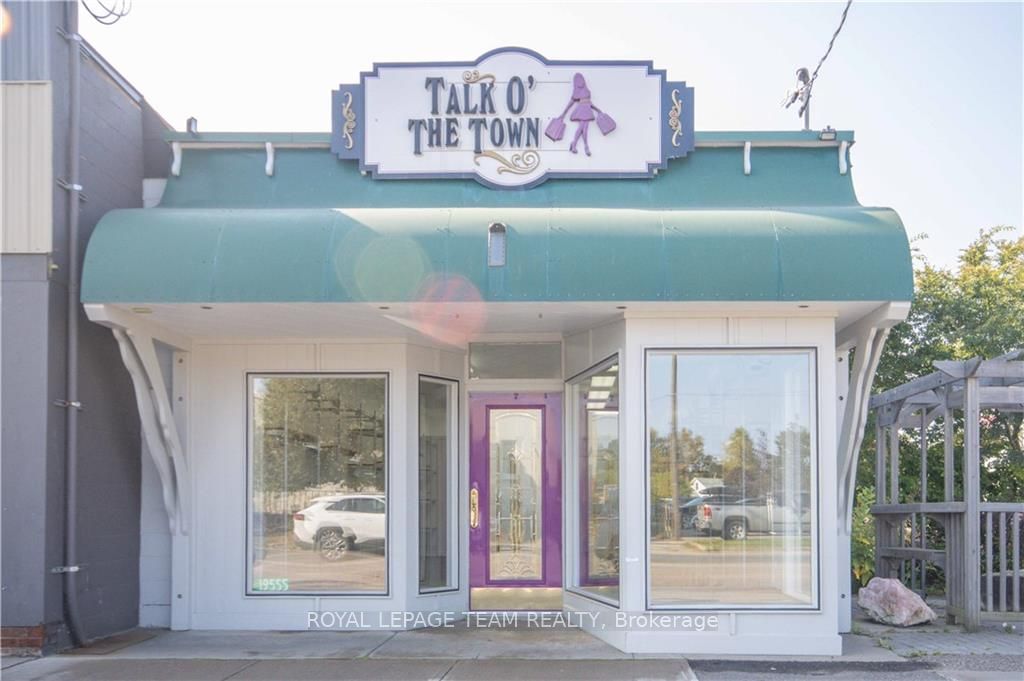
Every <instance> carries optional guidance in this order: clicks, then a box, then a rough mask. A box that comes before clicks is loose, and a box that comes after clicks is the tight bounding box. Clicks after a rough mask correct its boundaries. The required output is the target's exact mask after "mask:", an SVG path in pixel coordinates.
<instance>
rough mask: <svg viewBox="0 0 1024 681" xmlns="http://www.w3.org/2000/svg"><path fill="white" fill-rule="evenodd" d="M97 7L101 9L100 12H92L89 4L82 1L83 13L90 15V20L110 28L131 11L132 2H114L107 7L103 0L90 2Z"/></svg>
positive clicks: (123, 0)
mask: <svg viewBox="0 0 1024 681" xmlns="http://www.w3.org/2000/svg"><path fill="white" fill-rule="evenodd" d="M92 1H93V2H95V3H96V4H97V5H99V6H100V7H102V8H103V11H102V12H99V11H96V10H94V9H93V8H92V7H90V6H89V2H87V1H86V0H82V7H84V8H85V11H86V12H88V13H89V14H91V15H92V18H93V19H95V20H96V21H98V22H100V23H101V24H103V25H104V26H110V25H111V24H116V23H117V22H118V20H119V19H121V18H122V17H124V16H126V15H127V14H128V13H129V12H131V11H132V0H114V3H113V4H112V5H111V6H110V7H107V6H106V5H105V4H104V3H103V0H92Z"/></svg>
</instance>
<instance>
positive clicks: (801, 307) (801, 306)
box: [797, 305, 810, 310]
mask: <svg viewBox="0 0 1024 681" xmlns="http://www.w3.org/2000/svg"><path fill="white" fill-rule="evenodd" d="M797 307H799V308H800V309H801V310H806V309H807V308H809V307H810V305H798V306H797Z"/></svg>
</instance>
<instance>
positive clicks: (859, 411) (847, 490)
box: [836, 302, 910, 535]
mask: <svg viewBox="0 0 1024 681" xmlns="http://www.w3.org/2000/svg"><path fill="white" fill-rule="evenodd" d="M909 313H910V303H907V302H895V303H886V304H885V305H882V306H880V307H877V308H875V309H874V310H872V311H871V312H869V313H868V314H866V315H865V316H863V317H861V318H860V319H859V320H858V321H856V322H854V323H853V324H850V325H849V326H846V327H844V328H842V329H840V330H839V331H838V332H837V333H836V350H837V352H841V353H845V352H849V351H850V350H852V349H856V353H855V354H854V362H853V367H851V369H850V387H849V390H848V392H847V396H846V400H845V403H844V408H843V410H842V420H841V422H840V424H839V438H838V440H839V441H838V445H839V452H838V463H839V476H838V477H839V480H838V483H839V490H838V492H839V504H838V507H837V509H838V512H839V518H838V520H839V528H840V531H841V532H845V533H846V534H847V535H849V534H850V530H851V524H852V518H853V497H854V493H855V491H856V490H855V486H856V483H857V457H858V455H859V453H860V445H861V443H862V442H863V441H864V426H865V424H866V423H867V418H868V400H869V399H870V397H871V383H872V382H873V381H874V378H875V370H876V369H878V361H879V360H880V359H881V356H882V348H883V347H885V339H886V338H887V337H888V335H889V330H890V329H891V328H892V327H893V326H895V325H896V324H899V323H900V322H902V321H903V320H904V319H906V318H907V315H908V314H909Z"/></svg>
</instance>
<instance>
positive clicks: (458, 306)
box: [412, 274, 487, 346]
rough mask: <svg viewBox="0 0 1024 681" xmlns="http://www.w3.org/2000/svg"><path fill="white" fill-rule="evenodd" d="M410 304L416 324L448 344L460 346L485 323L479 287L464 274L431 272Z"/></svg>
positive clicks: (485, 317) (425, 332) (485, 318)
mask: <svg viewBox="0 0 1024 681" xmlns="http://www.w3.org/2000/svg"><path fill="white" fill-rule="evenodd" d="M418 300H419V302H418V303H417V304H416V305H414V306H413V310H412V314H413V318H414V319H415V321H416V328H417V329H418V330H419V331H420V332H421V333H423V334H424V335H426V336H429V337H430V338H433V339H435V340H438V341H440V342H442V343H447V344H448V345H458V346H464V345H466V344H467V343H468V342H469V341H470V340H472V339H473V338H474V337H476V336H477V335H478V334H479V333H480V332H481V331H482V330H483V328H484V325H485V324H486V323H487V308H486V305H485V303H484V300H483V297H482V296H481V295H480V291H478V290H477V288H476V286H474V285H473V283H472V282H470V281H469V280H468V279H466V278H465V277H462V276H459V275H450V276H444V275H440V274H435V275H431V276H429V277H427V279H426V280H424V282H423V287H422V288H421V289H420V294H419V296H418Z"/></svg>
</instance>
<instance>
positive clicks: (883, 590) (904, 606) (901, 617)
mask: <svg viewBox="0 0 1024 681" xmlns="http://www.w3.org/2000/svg"><path fill="white" fill-rule="evenodd" d="M857 604H858V605H860V607H861V608H863V609H864V612H866V613H867V614H868V617H870V618H871V619H873V620H875V621H876V622H882V623H883V624H892V625H895V626H897V627H912V626H914V625H915V624H921V623H923V622H934V621H935V612H934V611H933V610H932V609H931V608H929V607H928V604H927V603H925V602H924V601H923V600H921V597H920V596H918V595H917V594H916V593H914V592H913V591H911V590H910V589H908V588H907V587H905V586H903V583H902V582H900V580H898V579H885V578H883V577H874V578H873V579H872V580H871V581H870V582H868V585H867V586H865V587H863V588H862V589H861V590H860V591H858V592H857Z"/></svg>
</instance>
